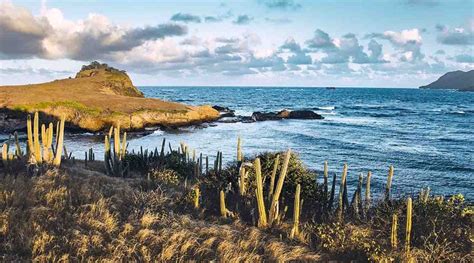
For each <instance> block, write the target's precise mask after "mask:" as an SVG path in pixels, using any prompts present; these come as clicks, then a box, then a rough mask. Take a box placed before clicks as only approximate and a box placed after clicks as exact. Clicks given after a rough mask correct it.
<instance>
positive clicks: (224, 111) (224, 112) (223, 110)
mask: <svg viewBox="0 0 474 263" xmlns="http://www.w3.org/2000/svg"><path fill="white" fill-rule="evenodd" d="M212 108H213V109H215V110H216V111H218V112H219V114H220V116H219V117H220V118H229V117H235V113H234V110H232V109H230V108H229V107H222V106H218V105H214V106H212Z"/></svg>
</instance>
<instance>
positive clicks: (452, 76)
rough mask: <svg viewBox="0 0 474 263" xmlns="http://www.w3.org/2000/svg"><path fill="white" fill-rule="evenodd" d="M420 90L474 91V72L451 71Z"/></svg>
mask: <svg viewBox="0 0 474 263" xmlns="http://www.w3.org/2000/svg"><path fill="white" fill-rule="evenodd" d="M420 89H456V90H460V91H474V70H470V71H467V72H465V71H461V70H457V71H451V72H448V73H446V74H444V75H443V76H441V77H440V78H439V79H438V80H436V81H435V82H432V83H430V84H428V85H426V86H421V87H420Z"/></svg>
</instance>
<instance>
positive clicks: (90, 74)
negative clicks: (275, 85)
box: [0, 66, 218, 131]
mask: <svg viewBox="0 0 474 263" xmlns="http://www.w3.org/2000/svg"><path fill="white" fill-rule="evenodd" d="M0 108H4V109H8V110H13V111H21V112H30V113H31V112H34V111H39V112H41V113H43V114H45V115H49V116H53V117H56V118H60V117H61V116H62V115H64V116H65V117H66V121H67V122H68V123H69V124H71V125H74V126H76V127H79V128H82V129H86V130H90V131H99V130H104V129H106V128H108V127H110V126H111V125H113V124H115V125H117V124H118V123H120V124H121V126H122V127H123V128H125V129H141V128H143V127H145V126H148V125H170V126H174V125H176V126H177V125H185V124H190V123H194V122H203V121H208V120H213V119H215V118H217V117H218V112H217V111H215V110H214V109H212V108H211V107H210V106H202V107H193V106H188V105H184V104H179V103H172V102H166V101H162V100H159V99H149V98H143V95H142V94H141V92H140V91H139V90H138V89H137V88H136V87H134V86H133V84H132V82H131V80H130V79H129V77H128V76H127V74H126V73H124V72H122V71H118V70H116V69H113V68H108V67H97V68H88V66H86V67H85V68H83V70H81V71H80V72H79V73H78V74H77V75H76V77H75V78H70V79H62V80H55V81H52V82H48V83H42V84H33V85H20V86H2V87H0Z"/></svg>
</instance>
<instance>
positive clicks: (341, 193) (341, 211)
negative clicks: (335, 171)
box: [337, 164, 347, 222]
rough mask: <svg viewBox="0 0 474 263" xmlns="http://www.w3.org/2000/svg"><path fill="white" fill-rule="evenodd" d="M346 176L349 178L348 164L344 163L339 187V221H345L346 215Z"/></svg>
mask: <svg viewBox="0 0 474 263" xmlns="http://www.w3.org/2000/svg"><path fill="white" fill-rule="evenodd" d="M346 178H347V164H344V168H343V170H342V177H341V185H340V187H339V206H338V208H337V218H338V220H339V222H342V221H343V215H344V192H345V189H346Z"/></svg>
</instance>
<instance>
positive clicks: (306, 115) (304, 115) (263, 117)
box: [251, 110, 324, 121]
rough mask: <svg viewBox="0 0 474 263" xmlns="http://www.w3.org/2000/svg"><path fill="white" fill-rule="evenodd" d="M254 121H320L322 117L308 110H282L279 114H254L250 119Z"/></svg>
mask: <svg viewBox="0 0 474 263" xmlns="http://www.w3.org/2000/svg"><path fill="white" fill-rule="evenodd" d="M251 118H252V119H253V120H255V121H272V120H282V119H296V120H321V119H324V117H323V116H321V115H319V114H317V113H316V112H314V111H310V110H294V111H289V110H282V111H279V112H276V113H275V112H254V113H253V114H252V117H251Z"/></svg>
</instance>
